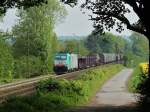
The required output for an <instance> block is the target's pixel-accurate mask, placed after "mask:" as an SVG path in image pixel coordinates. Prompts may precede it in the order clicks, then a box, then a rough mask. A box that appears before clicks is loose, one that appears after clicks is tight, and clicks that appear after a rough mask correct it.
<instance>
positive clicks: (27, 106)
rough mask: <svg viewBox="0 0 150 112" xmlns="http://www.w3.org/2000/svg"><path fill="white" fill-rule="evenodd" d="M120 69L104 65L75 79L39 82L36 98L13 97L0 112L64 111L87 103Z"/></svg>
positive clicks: (119, 67) (118, 66)
mask: <svg viewBox="0 0 150 112" xmlns="http://www.w3.org/2000/svg"><path fill="white" fill-rule="evenodd" d="M122 68H123V66H122V65H119V64H116V65H106V66H103V67H100V69H99V68H97V69H94V70H88V71H86V72H84V73H82V74H81V75H80V76H79V77H78V78H77V79H76V80H70V81H68V80H64V79H55V78H50V79H48V80H45V81H41V82H40V83H39V86H38V87H37V93H36V94H35V95H33V96H28V97H27V96H26V97H17V98H12V99H10V100H8V102H6V103H4V104H3V105H2V106H1V107H0V112H63V111H64V110H66V109H69V108H72V107H75V106H79V105H83V104H86V103H87V102H88V101H89V100H90V98H91V97H92V96H93V95H95V93H96V91H97V90H98V89H99V87H101V86H102V84H103V83H104V82H105V81H106V80H108V79H109V78H110V77H112V76H113V75H115V74H116V73H117V72H119V71H120V70H121V69H122Z"/></svg>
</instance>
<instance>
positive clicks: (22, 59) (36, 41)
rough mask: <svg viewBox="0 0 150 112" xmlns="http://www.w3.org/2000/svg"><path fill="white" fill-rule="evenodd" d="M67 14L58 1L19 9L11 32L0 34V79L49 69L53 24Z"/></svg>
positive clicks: (54, 42) (54, 46)
mask: <svg viewBox="0 0 150 112" xmlns="http://www.w3.org/2000/svg"><path fill="white" fill-rule="evenodd" d="M65 15H66V10H65V8H64V6H63V5H62V4H60V3H59V1H57V0H48V3H47V4H45V5H42V6H35V7H31V8H28V9H27V10H22V9H20V10H18V13H17V16H18V17H19V20H18V23H17V24H16V25H15V26H14V27H13V28H12V32H7V34H6V33H5V32H2V33H1V34H0V52H1V53H0V82H1V81H3V82H7V81H11V80H9V79H14V78H28V77H33V76H38V75H43V74H48V73H50V72H52V66H53V57H54V54H55V52H56V49H57V36H56V34H55V32H54V31H53V29H54V26H55V24H56V23H57V22H58V21H60V20H62V18H63V17H64V16H65Z"/></svg>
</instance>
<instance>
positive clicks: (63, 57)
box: [54, 54, 68, 73]
mask: <svg viewBox="0 0 150 112" xmlns="http://www.w3.org/2000/svg"><path fill="white" fill-rule="evenodd" d="M67 69H68V68H67V54H57V55H56V56H55V60H54V72H56V73H64V72H66V71H67Z"/></svg>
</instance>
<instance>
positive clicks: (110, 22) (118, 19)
mask: <svg viewBox="0 0 150 112" xmlns="http://www.w3.org/2000/svg"><path fill="white" fill-rule="evenodd" d="M62 1H63V2H65V3H66V4H70V5H72V4H75V5H76V4H77V1H78V0H62ZM85 1H86V2H85V3H84V4H82V7H84V8H87V9H89V10H91V11H92V12H93V14H94V16H91V20H93V22H94V27H95V29H96V32H99V31H100V32H103V31H104V29H107V30H110V29H111V28H114V26H115V25H117V26H118V27H117V29H116V30H117V31H118V32H121V31H122V30H123V24H125V25H126V26H127V28H128V29H129V30H132V31H135V32H138V33H141V34H144V35H145V36H146V37H147V38H149V37H150V21H149V20H150V17H149V12H148V11H149V10H150V7H149V1H148V0H85ZM127 5H128V6H130V7H131V8H132V9H133V11H134V12H135V13H136V14H137V16H138V17H139V20H138V22H136V23H134V24H131V23H130V21H129V19H128V18H127V17H126V16H125V15H126V14H127V13H129V12H130V11H131V10H130V9H129V8H128V7H126V6H127Z"/></svg>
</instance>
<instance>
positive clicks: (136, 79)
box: [128, 66, 145, 92]
mask: <svg viewBox="0 0 150 112" xmlns="http://www.w3.org/2000/svg"><path fill="white" fill-rule="evenodd" d="M144 79H145V76H144V75H143V74H142V72H141V70H140V68H139V67H138V66H137V67H136V68H135V69H134V71H133V73H132V76H131V78H130V79H129V81H128V88H129V91H130V92H139V90H138V87H139V84H141V83H142V82H143V80H144Z"/></svg>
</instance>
